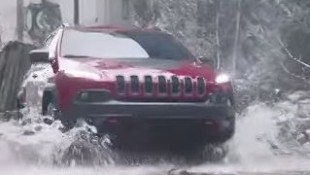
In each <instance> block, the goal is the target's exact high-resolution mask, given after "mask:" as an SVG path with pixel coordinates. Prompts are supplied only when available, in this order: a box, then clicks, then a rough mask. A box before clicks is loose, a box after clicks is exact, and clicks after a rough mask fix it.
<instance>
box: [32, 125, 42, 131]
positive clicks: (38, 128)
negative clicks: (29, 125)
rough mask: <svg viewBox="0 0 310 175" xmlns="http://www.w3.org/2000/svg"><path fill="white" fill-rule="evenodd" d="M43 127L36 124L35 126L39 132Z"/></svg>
mask: <svg viewBox="0 0 310 175" xmlns="http://www.w3.org/2000/svg"><path fill="white" fill-rule="evenodd" d="M42 128H43V127H42V126H36V127H35V128H34V130H35V131H37V132H38V131H41V130H42Z"/></svg>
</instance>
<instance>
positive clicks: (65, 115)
mask: <svg viewBox="0 0 310 175" xmlns="http://www.w3.org/2000/svg"><path fill="white" fill-rule="evenodd" d="M44 46H45V47H44V48H42V49H39V50H33V51H31V52H30V59H31V61H32V63H35V65H38V64H48V65H50V66H49V68H52V71H50V72H52V73H51V74H49V76H47V77H46V84H45V85H44V87H43V88H41V89H42V93H40V94H41V96H40V97H42V99H41V101H40V103H41V106H42V113H43V115H51V116H53V117H55V118H56V119H60V120H61V121H62V122H63V123H64V125H65V126H67V127H71V126H73V125H74V123H75V122H76V120H77V119H79V118H81V119H85V121H88V122H90V123H91V124H93V125H94V126H96V127H97V129H98V133H101V134H108V135H111V136H113V137H111V138H113V139H112V140H113V141H114V144H115V145H118V146H120V147H122V146H126V147H127V146H133V147H139V146H140V145H149V147H153V146H155V145H156V144H157V143H159V142H160V144H166V145H169V147H173V146H176V147H180V146H189V147H195V148H198V147H201V146H204V145H206V144H208V143H223V142H225V141H227V140H228V139H230V138H231V137H232V136H233V134H234V130H235V112H234V99H233V88H232V84H231V82H230V79H229V77H228V76H227V75H225V74H222V73H218V72H217V71H216V70H214V69H213V68H212V66H211V65H209V64H206V63H204V62H203V61H202V60H199V59H197V58H195V57H194V56H193V55H192V53H191V52H190V51H189V50H188V49H187V48H186V47H184V46H183V45H182V44H181V43H180V42H179V41H178V40H176V39H175V38H174V37H173V36H171V35H169V34H167V33H165V32H162V31H159V30H150V29H140V28H129V29H128V28H118V27H107V26H103V27H81V26H79V27H70V26H62V27H60V28H59V29H58V30H57V31H55V32H54V33H53V34H51V35H50V37H49V38H48V39H47V40H46V43H45V44H44ZM30 76H32V77H34V78H37V77H38V75H30ZM24 84H25V83H24ZM30 89H31V88H30ZM38 89H40V88H38ZM25 94H27V92H26V90H25V88H24V89H23V90H22V91H21V93H20V94H19V96H18V99H19V100H18V101H19V106H25V105H27V104H26V103H27V102H26V101H25ZM34 104H35V103H34ZM188 143H189V144H188Z"/></svg>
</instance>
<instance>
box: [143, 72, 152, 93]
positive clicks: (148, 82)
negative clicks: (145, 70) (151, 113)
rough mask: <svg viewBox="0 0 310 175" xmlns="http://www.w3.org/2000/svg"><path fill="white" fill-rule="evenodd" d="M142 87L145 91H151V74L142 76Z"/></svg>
mask: <svg viewBox="0 0 310 175" xmlns="http://www.w3.org/2000/svg"><path fill="white" fill-rule="evenodd" d="M144 89H145V92H146V93H153V79H152V77H151V76H145V77H144Z"/></svg>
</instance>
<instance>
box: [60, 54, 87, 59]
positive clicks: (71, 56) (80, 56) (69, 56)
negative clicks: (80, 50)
mask: <svg viewBox="0 0 310 175" xmlns="http://www.w3.org/2000/svg"><path fill="white" fill-rule="evenodd" d="M63 57H65V58H89V57H90V56H86V55H70V54H68V55H63Z"/></svg>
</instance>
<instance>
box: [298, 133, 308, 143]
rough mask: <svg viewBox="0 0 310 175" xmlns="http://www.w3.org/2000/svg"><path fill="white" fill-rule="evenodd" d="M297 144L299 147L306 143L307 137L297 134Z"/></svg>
mask: <svg viewBox="0 0 310 175" xmlns="http://www.w3.org/2000/svg"><path fill="white" fill-rule="evenodd" d="M296 140H297V142H298V143H299V144H301V145H303V144H305V143H306V142H307V137H306V135H305V134H299V135H298V136H297V138H296Z"/></svg>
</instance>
